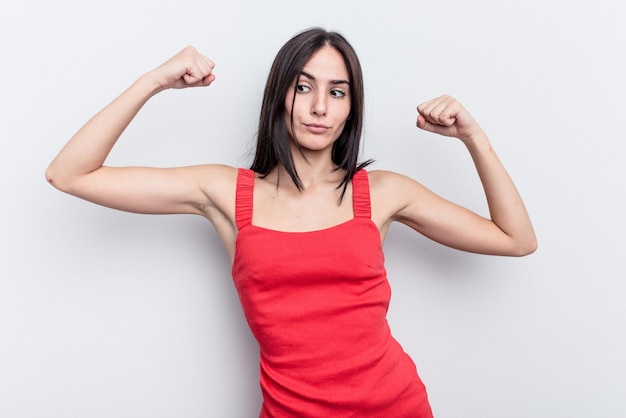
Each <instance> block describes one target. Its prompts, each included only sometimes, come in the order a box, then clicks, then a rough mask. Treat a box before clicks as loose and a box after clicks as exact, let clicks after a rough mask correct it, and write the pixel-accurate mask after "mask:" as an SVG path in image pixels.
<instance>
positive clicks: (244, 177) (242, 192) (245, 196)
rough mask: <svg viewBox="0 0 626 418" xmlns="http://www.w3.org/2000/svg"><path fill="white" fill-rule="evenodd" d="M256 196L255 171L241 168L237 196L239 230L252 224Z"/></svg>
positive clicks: (236, 209) (238, 174)
mask: <svg viewBox="0 0 626 418" xmlns="http://www.w3.org/2000/svg"><path fill="white" fill-rule="evenodd" d="M253 196H254V171H252V170H250V169H247V168H240V169H239V170H238V172H237V190H236V194H235V220H236V222H237V229H241V228H243V227H244V226H246V225H249V224H251V223H252V201H253Z"/></svg>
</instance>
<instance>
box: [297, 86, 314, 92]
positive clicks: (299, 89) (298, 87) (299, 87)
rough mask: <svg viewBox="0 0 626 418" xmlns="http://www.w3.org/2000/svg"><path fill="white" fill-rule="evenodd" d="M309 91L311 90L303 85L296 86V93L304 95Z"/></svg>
mask: <svg viewBox="0 0 626 418" xmlns="http://www.w3.org/2000/svg"><path fill="white" fill-rule="evenodd" d="M309 90H311V88H310V87H309V86H306V85H304V84H298V85H297V86H296V91H297V92H298V93H306V92H307V91H309Z"/></svg>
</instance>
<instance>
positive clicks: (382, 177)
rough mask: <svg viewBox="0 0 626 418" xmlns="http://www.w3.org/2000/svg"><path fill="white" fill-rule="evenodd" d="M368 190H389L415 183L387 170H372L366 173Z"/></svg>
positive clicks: (408, 178)
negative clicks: (368, 184)
mask: <svg viewBox="0 0 626 418" xmlns="http://www.w3.org/2000/svg"><path fill="white" fill-rule="evenodd" d="M367 174H368V178H369V183H370V188H372V189H389V188H398V187H403V186H407V185H410V184H415V183H417V182H416V181H415V180H413V179H412V178H410V177H408V176H405V175H404V174H400V173H397V172H395V171H389V170H372V171H369V170H368V172H367Z"/></svg>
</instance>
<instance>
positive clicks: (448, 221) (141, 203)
mask: <svg viewBox="0 0 626 418" xmlns="http://www.w3.org/2000/svg"><path fill="white" fill-rule="evenodd" d="M213 68H214V64H213V62H212V61H211V60H209V59H208V58H206V57H205V56H203V55H202V54H200V53H199V52H198V51H196V50H195V49H194V48H193V47H187V48H185V49H183V50H182V51H181V52H180V53H178V54H177V55H175V56H174V57H172V58H171V59H170V60H168V61H167V62H165V63H164V64H162V65H161V66H159V67H158V68H156V69H154V70H152V71H150V72H148V73H146V74H144V75H143V76H141V77H140V78H139V79H138V80H137V81H136V82H135V83H133V85H131V86H130V87H129V88H128V89H127V90H126V91H125V92H124V93H122V94H121V95H120V96H119V97H117V98H116V99H115V100H114V101H113V102H111V103H110V104H109V105H108V106H106V107H105V108H104V109H102V110H101V111H100V112H99V113H98V114H96V115H95V116H94V117H93V118H92V119H91V120H90V121H88V122H87V123H86V124H85V125H84V126H83V127H82V128H81V129H80V130H79V131H78V132H77V133H76V134H75V135H74V136H73V137H72V138H71V140H70V141H69V142H68V143H67V144H66V145H65V147H64V148H63V149H62V150H61V152H60V153H59V154H58V155H57V157H56V158H55V159H54V160H53V161H52V163H51V164H50V166H49V167H48V170H47V171H46V177H47V179H48V181H49V182H50V183H51V184H52V185H54V186H55V187H57V188H58V189H60V190H62V191H65V192H67V193H70V194H73V195H75V196H78V197H80V198H83V199H86V200H89V201H91V202H94V203H97V204H100V205H104V206H108V207H112V208H116V209H120V210H125V211H130V212H138V213H185V214H197V215H202V216H204V217H206V218H207V219H208V220H209V221H210V222H211V223H212V224H213V225H214V227H215V229H216V231H217V233H218V234H219V236H220V238H221V239H222V242H223V243H224V246H225V247H226V250H227V252H228V254H229V255H230V258H231V261H232V258H233V255H234V248H235V241H236V236H237V228H236V224H235V186H236V178H237V169H236V168H234V167H229V166H224V165H211V164H207V165H199V166H189V167H178V168H150V167H108V166H106V165H104V163H105V160H106V158H107V156H108V154H109V152H110V151H111V149H112V148H113V146H114V145H115V143H116V141H117V140H118V138H119V137H120V135H121V134H122V132H123V131H124V129H125V128H126V127H127V126H128V124H129V123H130V122H131V121H132V119H133V118H134V116H135V115H136V114H137V113H138V112H139V110H140V109H141V108H142V106H143V105H144V104H145V103H146V102H147V101H148V100H149V99H150V98H151V97H152V96H154V95H155V94H157V93H159V92H160V91H162V90H165V89H168V88H188V87H206V86H209V85H210V84H211V83H212V82H213V81H214V80H215V75H214V74H213ZM303 70H304V72H305V73H306V74H307V76H301V77H300V78H299V79H298V80H294V83H297V86H298V89H297V93H296V100H295V104H294V106H293V109H291V103H292V102H291V96H288V97H286V98H285V103H286V108H287V110H288V115H287V117H289V116H290V115H291V113H293V120H294V128H295V131H296V138H297V140H298V143H299V145H300V147H301V148H302V150H303V153H304V156H305V157H306V161H305V160H304V159H303V158H302V156H301V155H300V153H299V152H297V151H295V146H294V152H293V155H294V160H295V164H296V169H297V171H298V174H299V176H300V178H301V179H302V182H303V185H304V190H302V191H299V190H298V189H297V188H296V186H295V185H294V184H293V183H292V182H291V181H285V180H286V179H288V178H289V177H288V175H287V174H286V172H284V170H283V168H282V167H281V166H278V167H276V168H275V169H274V170H273V171H272V172H271V173H270V174H269V175H268V176H267V177H266V178H264V179H261V178H258V177H257V178H256V180H255V195H254V212H253V220H252V222H253V224H255V225H257V226H259V227H264V228H268V229H274V230H281V231H292V232H302V231H311V230H318V229H324V228H329V227H332V226H335V225H338V224H340V223H343V222H346V221H348V220H350V219H351V218H352V216H353V215H352V189H351V188H350V187H348V190H347V192H346V195H345V197H344V199H343V200H342V202H341V204H338V203H337V202H338V199H339V194H340V190H338V189H337V185H338V184H339V183H340V181H341V177H342V175H343V173H342V172H341V171H333V170H334V169H335V166H334V164H333V162H332V159H331V150H332V144H333V143H334V141H335V140H336V139H337V137H338V136H339V134H340V133H341V129H342V128H343V124H344V123H345V120H346V118H347V116H348V114H349V111H350V97H349V88H348V86H347V85H345V84H344V83H342V81H347V80H348V72H347V70H346V68H345V65H344V63H343V60H342V59H341V56H340V55H339V54H338V53H337V51H335V50H334V49H333V48H330V47H324V48H322V49H321V50H320V51H318V52H317V53H316V54H315V55H313V57H312V58H311V59H310V60H309V62H308V63H307V64H306V65H305V67H304V69H303ZM309 76H310V77H309ZM417 111H418V117H417V126H418V127H419V128H420V129H424V130H427V131H431V132H435V133H438V134H441V135H445V136H452V137H456V138H458V139H459V140H461V141H462V142H463V143H464V144H465V146H466V147H467V149H468V151H469V153H470V155H471V156H472V158H473V160H474V163H475V165H476V169H477V171H478V174H479V176H480V179H481V182H482V184H483V187H484V190H485V195H486V198H487V202H488V205H489V210H490V217H491V218H490V219H489V218H485V217H482V216H480V215H478V214H476V213H474V212H472V211H470V210H468V209H466V208H463V207H461V206H458V205H456V204H454V203H452V202H449V201H447V200H445V199H443V198H441V197H439V196H437V195H436V194H434V193H433V192H431V191H430V190H428V189H427V188H425V187H424V186H422V185H421V184H419V183H418V182H416V181H414V180H412V179H410V178H408V177H405V176H402V175H400V174H396V173H393V172H389V171H371V172H370V173H369V178H370V192H371V201H372V220H373V222H374V223H375V224H376V226H377V227H378V229H379V230H380V235H381V240H384V238H385V235H386V233H387V230H388V228H389V225H390V224H391V223H392V222H393V221H399V222H402V223H404V224H406V225H408V226H410V227H411V228H413V229H415V230H416V231H418V232H419V233H422V234H424V235H425V236H428V237H430V238H432V239H433V240H435V241H437V242H440V243H442V244H444V245H448V246H450V247H453V248H457V249H460V250H464V251H470V252H476V253H483V254H497V255H509V256H522V255H526V254H529V253H531V252H533V251H534V250H535V249H536V246H537V242H536V237H535V233H534V231H533V227H532V224H531V222H530V219H529V217H528V214H527V212H526V209H525V207H524V204H523V202H522V199H521V197H520V195H519V193H518V192H517V190H516V188H515V186H514V184H513V182H512V181H511V179H510V177H509V176H508V174H507V173H506V170H505V169H504V167H503V166H502V164H501V163H500V161H499V159H498V157H497V155H496V154H495V152H494V151H493V149H492V148H491V145H490V143H489V140H488V138H487V136H486V134H485V133H484V132H483V130H482V129H481V128H480V126H479V125H478V124H477V123H476V121H475V120H474V119H473V118H472V116H471V115H470V114H469V113H468V112H467V111H466V110H465V108H464V107H463V106H462V105H461V104H460V103H459V102H458V101H457V100H455V99H454V98H452V97H450V96H441V97H439V98H436V99H433V100H430V101H428V102H425V103H424V104H422V105H420V106H418V108H417ZM287 120H290V119H287ZM278 178H280V179H281V181H277V179H278Z"/></svg>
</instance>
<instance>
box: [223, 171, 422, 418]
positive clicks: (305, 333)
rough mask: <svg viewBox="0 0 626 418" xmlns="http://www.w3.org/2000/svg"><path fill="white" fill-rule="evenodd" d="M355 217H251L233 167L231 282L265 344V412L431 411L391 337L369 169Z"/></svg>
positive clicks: (361, 179)
mask: <svg viewBox="0 0 626 418" xmlns="http://www.w3.org/2000/svg"><path fill="white" fill-rule="evenodd" d="M352 189H353V207H354V217H353V218H352V219H351V220H349V221H347V222H344V223H342V224H339V225H337V226H334V227H331V228H327V229H322V230H318V231H311V232H281V231H275V230H270V229H266V228H262V227H258V226H255V225H253V224H252V210H253V207H252V206H253V205H252V202H253V193H254V173H253V172H252V171H251V170H247V169H239V175H238V179H237V195H236V196H237V197H236V221H237V228H238V230H239V232H238V235H237V242H236V248H235V257H234V262H233V269H232V274H233V279H234V283H235V287H236V288H237V292H238V293H239V299H240V301H241V305H242V307H243V310H244V314H245V317H246V319H247V321H248V324H249V325H250V329H251V331H252V333H253V334H254V336H255V337H256V339H257V341H258V343H259V347H260V350H261V356H260V357H261V367H260V375H261V376H260V378H261V389H262V392H263V407H262V411H261V415H260V416H261V417H299V418H302V417H353V416H358V417H393V418H400V417H411V418H417V417H431V416H432V413H431V410H430V406H429V404H428V400H427V397H426V391H425V389H424V385H423V384H422V382H421V380H420V379H419V377H418V375H417V371H416V369H415V365H414V364H413V362H412V360H411V359H410V358H409V356H408V355H407V354H406V353H405V352H404V351H403V350H402V347H401V346H400V345H399V344H398V343H397V342H396V340H395V339H393V337H392V336H391V333H390V330H389V326H388V324H387V319H386V314H387V308H388V306H389V299H390V296H391V290H390V287H389V283H388V282H387V276H386V272H385V268H384V256H383V252H382V245H381V242H380V232H379V231H378V228H377V227H376V225H375V224H374V223H373V222H372V221H371V212H370V196H369V183H368V177H367V173H366V172H365V170H361V171H359V172H357V173H356V174H355V176H354V178H353V180H352Z"/></svg>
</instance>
